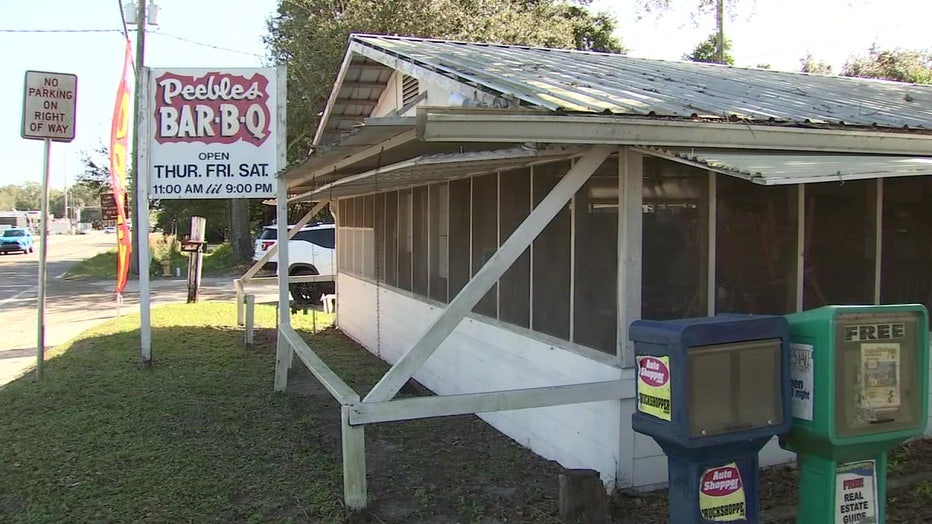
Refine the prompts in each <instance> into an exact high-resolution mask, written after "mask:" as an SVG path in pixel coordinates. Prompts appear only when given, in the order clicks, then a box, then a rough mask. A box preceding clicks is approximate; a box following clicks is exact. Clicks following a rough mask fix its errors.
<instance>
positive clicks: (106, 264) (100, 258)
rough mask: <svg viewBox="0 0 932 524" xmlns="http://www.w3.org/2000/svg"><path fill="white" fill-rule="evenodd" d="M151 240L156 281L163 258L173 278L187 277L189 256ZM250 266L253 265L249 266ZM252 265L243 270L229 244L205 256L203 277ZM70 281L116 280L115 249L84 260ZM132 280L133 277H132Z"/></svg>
mask: <svg viewBox="0 0 932 524" xmlns="http://www.w3.org/2000/svg"><path fill="white" fill-rule="evenodd" d="M152 237H153V238H154V240H153V239H150V244H151V246H150V251H149V253H150V255H151V256H152V260H151V261H150V262H149V273H150V274H151V275H152V276H153V277H159V276H161V275H162V265H161V261H162V260H163V259H164V258H169V259H170V260H171V267H172V274H173V275H174V271H175V268H179V269H180V270H181V276H186V275H187V274H188V254H187V253H181V252H178V251H175V250H171V249H169V248H168V247H166V246H165V245H164V242H163V241H162V239H161V238H159V237H161V235H158V237H156V235H152ZM250 265H251V264H250ZM246 267H249V265H247V266H244V267H240V266H237V265H236V264H235V262H234V261H233V248H232V247H231V245H230V244H228V243H224V244H220V245H218V246H215V247H213V248H212V249H211V251H210V252H208V253H205V254H204V258H203V262H202V266H201V274H202V275H204V276H214V275H229V274H234V273H237V272H242V271H244V270H245V269H246ZM67 277H68V278H80V279H88V280H109V279H114V278H116V249H111V250H110V251H105V252H103V253H98V254H96V255H94V256H92V257H90V258H87V259H84V260H82V261H80V262H78V263H77V264H75V265H74V266H72V267H71V269H69V270H68V275H67ZM131 278H132V277H131Z"/></svg>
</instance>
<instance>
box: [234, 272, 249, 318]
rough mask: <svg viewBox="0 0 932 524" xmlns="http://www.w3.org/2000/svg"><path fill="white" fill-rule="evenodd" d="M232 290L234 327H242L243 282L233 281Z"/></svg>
mask: <svg viewBox="0 0 932 524" xmlns="http://www.w3.org/2000/svg"><path fill="white" fill-rule="evenodd" d="M233 290H234V291H236V325H237V326H243V325H245V323H246V317H245V311H244V310H243V309H244V308H245V306H246V303H245V298H244V297H243V282H242V281H241V280H240V279H238V278H235V279H233Z"/></svg>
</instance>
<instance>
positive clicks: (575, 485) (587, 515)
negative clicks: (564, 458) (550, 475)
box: [560, 469, 608, 524]
mask: <svg viewBox="0 0 932 524" xmlns="http://www.w3.org/2000/svg"><path fill="white" fill-rule="evenodd" d="M560 518H561V519H562V520H563V521H564V522H585V523H587V524H588V523H592V524H603V523H606V522H608V495H607V494H606V493H605V485H603V484H602V479H601V478H599V472H598V471H596V470H594V469H567V470H564V471H563V473H560Z"/></svg>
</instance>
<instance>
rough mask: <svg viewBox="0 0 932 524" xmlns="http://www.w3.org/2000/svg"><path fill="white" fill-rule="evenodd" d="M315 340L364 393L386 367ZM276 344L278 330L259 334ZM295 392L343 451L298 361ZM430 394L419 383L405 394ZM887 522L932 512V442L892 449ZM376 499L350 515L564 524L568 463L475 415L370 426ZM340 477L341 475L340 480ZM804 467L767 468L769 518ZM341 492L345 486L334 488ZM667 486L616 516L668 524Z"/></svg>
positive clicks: (622, 494)
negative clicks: (563, 481) (562, 478)
mask: <svg viewBox="0 0 932 524" xmlns="http://www.w3.org/2000/svg"><path fill="white" fill-rule="evenodd" d="M306 338H307V340H309V342H310V343H311V347H312V348H314V350H315V351H316V352H317V353H318V354H319V355H320V356H321V358H323V359H324V361H326V362H327V363H328V365H330V366H331V367H333V368H334V370H335V371H336V372H337V374H338V375H340V377H341V378H343V379H344V380H346V381H347V382H348V383H349V384H350V386H352V387H353V388H354V389H355V390H356V391H357V392H359V393H360V394H361V395H364V394H365V392H367V391H369V389H371V387H372V386H373V385H374V384H375V382H376V381H377V380H378V379H379V378H380V377H381V376H382V374H384V372H385V370H387V365H386V364H385V363H384V362H382V361H381V360H379V359H378V358H376V357H375V356H374V355H372V354H371V353H369V352H367V351H365V350H364V349H362V348H361V347H360V346H358V345H357V344H355V343H353V342H352V341H351V340H349V339H348V338H347V337H345V336H343V335H342V334H341V333H340V332H339V331H338V330H335V329H331V330H328V331H327V332H325V333H322V334H319V335H314V336H308V337H306ZM260 340H261V341H262V342H264V343H267V344H268V345H266V344H262V346H265V347H266V348H272V349H271V350H272V351H274V339H273V335H271V332H270V333H263V334H260V333H258V332H257V341H260ZM288 392H289V394H290V395H294V396H295V397H302V398H301V400H302V401H303V400H307V401H308V403H309V409H312V410H313V411H314V413H315V418H316V419H317V420H318V421H319V422H320V428H321V431H320V434H319V435H318V437H319V438H322V439H324V440H325V441H326V445H327V446H329V447H330V448H331V449H333V450H334V453H335V454H337V455H339V453H340V449H341V447H340V446H341V442H340V418H339V405H338V404H337V403H336V401H334V400H333V399H332V398H331V397H330V396H329V394H328V393H327V392H326V390H325V389H324V388H323V387H321V386H320V385H319V384H318V383H317V381H316V379H315V378H314V377H313V376H312V375H311V374H310V372H308V371H307V370H306V369H305V368H304V366H303V365H302V364H301V363H300V361H298V360H297V359H296V360H295V365H294V367H293V369H292V370H291V373H290V376H289V384H288ZM429 394H430V392H429V391H427V390H426V389H424V388H423V387H421V386H419V385H418V384H416V383H410V384H409V385H408V386H406V387H405V389H403V390H402V393H401V394H400V395H399V396H423V395H429ZM889 460H890V474H889V479H890V489H889V491H888V497H887V499H888V504H887V522H888V523H907V522H908V523H914V522H921V521H923V520H924V519H925V518H926V517H927V516H928V515H932V473H925V472H927V471H929V470H932V468H930V466H932V440H919V441H914V442H911V443H908V444H906V445H904V446H901V447H899V448H897V449H896V450H894V451H892V452H891V453H890V459H889ZM366 469H367V479H368V491H369V506H368V507H367V508H366V509H365V510H363V511H359V512H355V513H348V515H347V516H348V520H349V521H350V522H353V523H357V524H390V523H407V524H428V523H429V524H446V523H451V524H452V523H466V522H469V523H482V524H494V523H543V524H547V523H559V522H561V520H560V519H559V516H558V495H559V493H558V482H559V474H560V472H561V471H562V469H563V468H562V467H561V466H560V465H559V464H557V463H555V462H553V461H548V460H545V459H543V458H541V457H540V456H538V455H536V454H534V453H532V452H531V451H530V450H528V449H527V448H525V447H523V446H521V445H519V444H518V443H516V442H515V441H514V440H512V439H510V438H509V437H507V436H505V435H503V434H501V433H499V432H498V431H496V430H495V429H493V428H492V427H491V426H489V425H488V424H486V423H485V422H484V421H482V420H481V419H480V418H478V417H476V416H457V417H440V418H431V419H422V420H412V421H405V422H398V423H387V424H375V425H369V426H366ZM339 484H340V483H339V482H337V485H339ZM797 488H798V474H797V471H796V469H795V468H793V467H789V466H779V467H772V468H766V469H764V470H763V471H762V473H761V490H760V492H761V494H762V495H761V499H760V508H761V520H760V522H762V523H774V524H789V523H795V522H796V510H795V506H794V504H795V501H796V499H797V497H798V494H797ZM334 496H335V497H338V498H342V493H335V494H334ZM667 521H668V514H667V496H666V491H665V490H660V491H656V492H652V493H637V492H633V491H630V490H620V491H618V492H616V493H614V494H613V495H612V496H611V499H610V501H609V522H613V523H632V524H634V523H637V524H654V523H656V524H665V523H666V522H667Z"/></svg>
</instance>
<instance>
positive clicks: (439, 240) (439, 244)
mask: <svg viewBox="0 0 932 524" xmlns="http://www.w3.org/2000/svg"><path fill="white" fill-rule="evenodd" d="M449 212H450V203H449V192H448V189H447V184H445V183H444V184H435V185H432V186H430V219H429V220H428V221H427V222H428V230H429V233H430V241H429V242H428V247H429V250H430V264H429V266H430V282H429V284H430V290H429V291H430V298H432V299H434V300H438V301H440V302H446V301H447V279H448V276H449V273H450V270H449V249H450V246H449V241H448V236H447V235H448V233H447V228H448V224H447V219H448V217H449Z"/></svg>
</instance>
